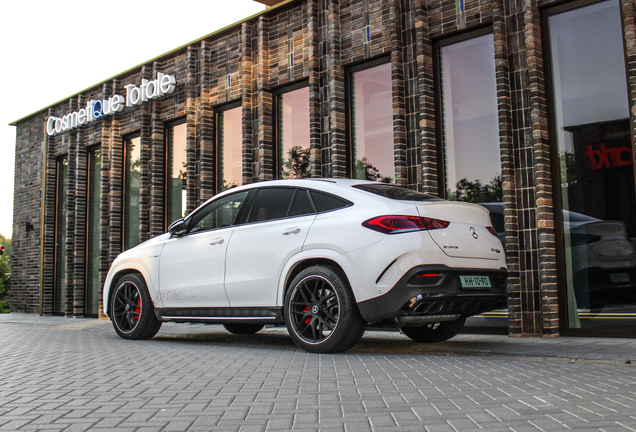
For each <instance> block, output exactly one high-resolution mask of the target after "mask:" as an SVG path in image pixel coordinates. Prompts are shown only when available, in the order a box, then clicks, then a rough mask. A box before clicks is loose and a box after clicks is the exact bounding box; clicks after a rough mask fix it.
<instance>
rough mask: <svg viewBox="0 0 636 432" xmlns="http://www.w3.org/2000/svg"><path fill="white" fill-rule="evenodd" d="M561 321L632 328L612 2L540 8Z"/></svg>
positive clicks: (633, 218) (628, 153)
mask: <svg viewBox="0 0 636 432" xmlns="http://www.w3.org/2000/svg"><path fill="white" fill-rule="evenodd" d="M547 21H548V34H549V48H550V66H551V71H552V88H553V100H554V103H553V105H554V106H553V107H552V108H553V111H552V117H553V119H554V123H555V126H556V127H555V128H553V129H554V130H555V131H556V132H555V133H556V146H557V155H558V160H557V161H558V163H555V165H556V169H558V182H559V183H560V184H559V185H558V186H559V189H557V191H558V190H560V193H561V203H562V225H561V226H560V227H559V228H560V231H561V235H562V236H563V237H562V240H563V248H562V255H561V257H560V259H561V261H562V263H563V264H564V265H563V267H564V278H563V279H564V280H565V285H566V286H565V293H566V298H567V324H568V327H569V328H594V329H609V328H614V329H636V253H635V249H634V246H635V244H636V193H635V190H634V167H633V144H632V141H631V128H630V122H629V104H628V97H627V79H626V76H625V60H624V59H625V57H624V48H623V40H622V31H621V17H620V3H619V2H618V0H610V1H604V2H600V3H595V4H592V5H589V6H585V7H582V8H578V9H573V10H567V11H558V13H553V14H550V15H548V18H547Z"/></svg>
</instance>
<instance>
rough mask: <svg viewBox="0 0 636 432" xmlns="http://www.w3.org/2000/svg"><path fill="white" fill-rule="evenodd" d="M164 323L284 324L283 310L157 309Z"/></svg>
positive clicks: (278, 308)
mask: <svg viewBox="0 0 636 432" xmlns="http://www.w3.org/2000/svg"><path fill="white" fill-rule="evenodd" d="M155 315H157V319H158V320H159V321H163V322H195V323H210V324H225V323H250V324H284V323H285V320H284V319H283V308H282V307H268V308H166V309H155Z"/></svg>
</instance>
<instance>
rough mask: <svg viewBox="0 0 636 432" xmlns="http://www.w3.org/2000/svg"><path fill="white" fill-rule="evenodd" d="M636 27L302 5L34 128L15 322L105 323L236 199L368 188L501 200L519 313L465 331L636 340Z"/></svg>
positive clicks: (511, 3)
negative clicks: (144, 261) (100, 318)
mask: <svg viewBox="0 0 636 432" xmlns="http://www.w3.org/2000/svg"><path fill="white" fill-rule="evenodd" d="M274 3H276V2H274ZM635 18H636V4H635V2H634V1H633V0H603V1H588V0H577V1H553V0H495V1H485V0H441V1H440V0H297V1H296V0H289V1H285V2H282V3H278V4H277V5H275V6H273V7H271V8H269V9H267V10H265V11H263V12H262V13H260V14H258V15H256V16H253V17H250V18H248V19H246V20H244V21H243V22H240V23H237V24H235V25H233V26H230V27H228V28H225V29H223V30H221V31H219V32H216V33H213V34H211V35H208V36H205V37H203V38H202V39H200V40H197V41H194V42H192V43H191V44H189V45H187V46H185V47H181V48H178V49H176V50H174V51H172V52H169V53H166V54H164V55H162V56H160V57H157V58H155V59H153V60H151V61H149V62H147V63H145V64H143V65H141V66H139V67H136V68H134V69H131V70H128V71H125V72H123V73H121V74H120V75H118V76H116V77H115V78H113V79H110V80H108V81H105V82H102V83H99V84H96V85H95V86H94V87H92V88H90V89H88V90H85V91H82V92H80V93H77V94H75V95H72V96H70V97H69V98H68V99H67V100H65V101H62V102H59V103H57V104H55V105H52V106H49V107H46V108H43V109H42V110H40V111H38V112H35V113H33V114H31V115H29V116H27V117H24V118H22V119H20V120H17V121H16V122H15V123H14V125H15V126H17V141H16V170H15V198H14V229H13V256H12V265H13V268H12V280H13V283H12V293H11V295H12V297H11V309H12V311H14V312H27V313H41V314H44V315H48V314H64V315H66V316H69V317H81V316H96V315H98V314H99V309H100V304H101V299H100V295H101V294H100V288H101V284H102V283H103V280H104V278H105V275H106V272H107V270H108V267H109V264H110V263H111V262H112V260H113V259H114V258H115V257H116V256H117V254H118V253H119V252H120V251H122V250H123V249H126V248H129V247H132V246H134V245H135V244H138V243H139V242H141V241H144V240H146V239H148V238H150V237H152V236H154V235H157V234H160V233H162V232H165V230H166V229H167V226H168V225H169V224H170V222H171V221H172V220H174V219H176V218H178V217H180V216H182V215H183V214H184V213H186V212H188V211H191V210H192V209H194V208H195V207H196V206H197V205H198V204H200V203H201V202H203V201H204V200H206V199H207V198H209V197H210V196H212V195H214V194H215V193H217V192H219V191H221V190H223V189H225V188H227V187H231V186H233V185H238V184H245V183H250V182H257V181H263V180H268V179H274V178H284V177H289V176H297V175H311V176H314V177H356V178H360V177H362V178H371V179H376V180H382V181H390V182H394V183H396V184H398V185H402V186H406V187H409V188H413V189H417V190H422V191H427V192H430V193H434V194H438V195H441V196H444V197H446V198H449V199H466V200H472V201H480V202H488V203H489V204H487V206H488V208H490V210H491V214H492V216H493V223H494V225H496V228H497V229H498V231H499V232H500V235H501V237H502V239H504V240H505V243H506V252H507V259H508V265H509V270H510V277H509V309H508V311H499V312H494V313H492V314H485V315H484V316H480V317H477V318H474V319H472V323H471V324H469V325H471V326H477V327H482V328H483V327H488V328H490V329H491V331H504V332H507V333H509V334H510V335H512V336H521V335H543V336H545V337H554V336H557V335H559V334H574V335H576V334H581V335H585V334H588V335H591V334H594V335H608V336H631V337H633V336H635V335H636V297H635V295H634V291H636V255H635V254H634V247H633V245H632V243H634V242H635V241H636V240H634V239H636V203H635V202H636V192H635V189H634V179H635V171H634V164H633V160H634V144H633V142H634V140H633V137H634V135H635V133H636V129H635V123H636V22H635ZM294 158H296V159H295V160H299V159H300V160H306V159H307V158H308V159H309V164H304V165H303V169H302V172H300V173H299V172H297V171H294V169H292V164H291V163H290V161H291V160H292V159H294Z"/></svg>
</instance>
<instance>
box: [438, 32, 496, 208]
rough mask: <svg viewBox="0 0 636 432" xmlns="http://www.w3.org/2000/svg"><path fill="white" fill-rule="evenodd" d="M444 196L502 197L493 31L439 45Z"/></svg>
mask: <svg viewBox="0 0 636 432" xmlns="http://www.w3.org/2000/svg"><path fill="white" fill-rule="evenodd" d="M439 56H440V81H441V95H442V119H443V133H444V173H445V181H446V197H447V199H450V200H459V201H469V202H477V203H478V202H500V201H503V187H502V186H503V184H502V181H501V156H500V150H499V123H498V121H497V86H496V77H495V51H494V42H493V36H492V34H486V35H483V36H478V37H474V38H471V39H468V40H463V41H460V42H456V43H452V44H448V45H444V46H441V47H440V48H439Z"/></svg>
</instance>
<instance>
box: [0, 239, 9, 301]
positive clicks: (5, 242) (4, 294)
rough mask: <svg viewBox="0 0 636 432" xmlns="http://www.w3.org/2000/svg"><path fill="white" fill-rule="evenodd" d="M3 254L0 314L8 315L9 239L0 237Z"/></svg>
mask: <svg viewBox="0 0 636 432" xmlns="http://www.w3.org/2000/svg"><path fill="white" fill-rule="evenodd" d="M0 245H2V246H3V247H4V254H3V255H2V256H0V313H9V312H10V308H9V287H10V286H11V239H8V238H5V237H4V236H2V235H0Z"/></svg>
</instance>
